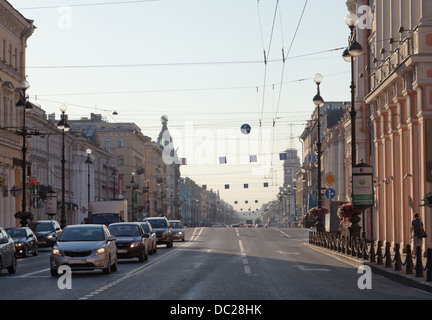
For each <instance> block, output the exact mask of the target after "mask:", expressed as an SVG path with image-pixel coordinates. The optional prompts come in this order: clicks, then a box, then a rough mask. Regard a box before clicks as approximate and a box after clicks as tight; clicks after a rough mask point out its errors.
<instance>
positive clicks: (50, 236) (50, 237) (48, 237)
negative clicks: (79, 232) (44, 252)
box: [45, 234, 54, 240]
mask: <svg viewBox="0 0 432 320" xmlns="http://www.w3.org/2000/svg"><path fill="white" fill-rule="evenodd" d="M53 237H54V236H53V235H52V234H49V235H47V236H46V237H45V238H47V239H48V240H51V239H52V238H53Z"/></svg>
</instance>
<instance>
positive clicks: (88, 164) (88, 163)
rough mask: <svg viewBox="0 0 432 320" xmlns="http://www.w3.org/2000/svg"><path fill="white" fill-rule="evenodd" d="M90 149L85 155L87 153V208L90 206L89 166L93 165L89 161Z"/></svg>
mask: <svg viewBox="0 0 432 320" xmlns="http://www.w3.org/2000/svg"><path fill="white" fill-rule="evenodd" d="M91 152H92V151H91V149H87V150H86V153H87V159H86V161H85V163H86V164H87V169H88V170H87V199H88V200H87V201H88V203H87V207H88V208H89V204H90V165H91V164H92V163H93V162H92V160H91V157H90V155H91Z"/></svg>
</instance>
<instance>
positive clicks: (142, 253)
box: [108, 222, 149, 262]
mask: <svg viewBox="0 0 432 320" xmlns="http://www.w3.org/2000/svg"><path fill="white" fill-rule="evenodd" d="M108 229H109V231H110V232H111V234H112V235H113V236H114V237H116V241H115V242H116V245H117V257H118V258H119V259H132V258H138V260H139V261H140V262H144V261H146V260H148V251H149V249H148V247H149V246H148V238H146V237H145V232H144V230H143V228H142V227H141V225H140V224H139V223H138V222H119V223H111V224H110V225H109V226H108Z"/></svg>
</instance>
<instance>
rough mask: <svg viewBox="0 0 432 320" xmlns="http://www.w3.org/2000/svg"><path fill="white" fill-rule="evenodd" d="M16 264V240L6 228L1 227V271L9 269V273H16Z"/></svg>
mask: <svg viewBox="0 0 432 320" xmlns="http://www.w3.org/2000/svg"><path fill="white" fill-rule="evenodd" d="M16 266H17V262H16V253H15V244H14V241H13V239H12V238H11V237H10V236H9V234H8V233H7V232H6V230H5V229H3V228H0V273H1V271H2V270H3V269H7V270H8V271H9V273H15V272H16Z"/></svg>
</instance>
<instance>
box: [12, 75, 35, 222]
mask: <svg viewBox="0 0 432 320" xmlns="http://www.w3.org/2000/svg"><path fill="white" fill-rule="evenodd" d="M28 88H30V84H29V83H28V82H27V80H23V81H21V83H20V88H19V89H20V91H19V94H20V99H19V101H18V102H17V103H16V107H17V108H18V109H20V110H22V111H23V126H22V129H21V131H18V134H19V135H22V137H23V139H22V147H21V151H22V162H21V171H22V182H21V183H22V188H21V189H22V198H21V199H22V202H21V212H20V213H19V212H17V215H16V217H17V218H19V219H20V220H21V221H20V223H21V225H22V226H23V227H25V226H27V224H28V220H27V219H28V218H29V217H30V216H31V213H30V212H27V198H26V196H27V193H26V180H27V179H26V177H27V142H26V140H27V139H26V138H27V135H28V133H27V128H26V113H27V112H30V111H31V110H32V109H33V106H32V104H31V103H30V102H29V101H27V97H26V94H25V92H26V90H27V89H28Z"/></svg>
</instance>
